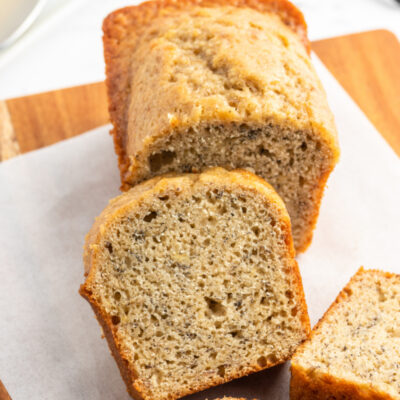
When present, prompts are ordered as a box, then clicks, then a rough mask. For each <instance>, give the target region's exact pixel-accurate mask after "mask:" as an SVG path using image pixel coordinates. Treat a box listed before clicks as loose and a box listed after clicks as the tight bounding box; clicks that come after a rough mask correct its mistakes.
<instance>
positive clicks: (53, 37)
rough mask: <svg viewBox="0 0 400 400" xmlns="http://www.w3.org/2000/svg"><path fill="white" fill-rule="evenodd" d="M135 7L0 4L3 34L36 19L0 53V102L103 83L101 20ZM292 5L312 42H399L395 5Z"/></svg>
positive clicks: (121, 2) (310, 0)
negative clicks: (352, 38) (384, 35)
mask: <svg viewBox="0 0 400 400" xmlns="http://www.w3.org/2000/svg"><path fill="white" fill-rule="evenodd" d="M39 3H40V4H39ZM137 3H139V1H127V0H95V1H93V0H41V1H40V0H0V27H3V28H4V27H8V25H6V24H10V23H11V22H12V21H11V17H10V15H11V14H12V13H14V12H15V9H16V8H17V7H19V5H21V7H22V9H24V8H25V9H29V8H33V7H34V6H36V7H37V8H36V10H35V13H34V14H37V15H32V18H31V21H27V23H26V26H25V27H23V28H27V26H28V25H29V28H27V30H25V32H24V33H22V34H21V35H20V36H19V38H18V39H17V40H15V41H14V42H13V43H12V44H9V43H5V45H4V46H3V47H0V99H5V98H11V97H17V96H23V95H27V94H32V93H37V92H42V91H47V90H52V89H57V88H62V87H68V86H74V85H79V84H83V83H89V82H95V81H99V80H102V79H104V62H103V55H102V54H103V49H102V42H101V35H102V33H101V23H102V20H103V18H104V17H105V16H106V15H107V14H108V13H109V12H110V11H112V10H114V9H116V8H120V7H123V6H126V5H132V4H137ZM294 3H295V4H296V5H297V6H298V7H300V9H301V10H302V11H303V13H304V14H305V17H306V20H307V23H308V26H309V36H310V39H311V40H317V39H323V38H327V37H332V36H339V35H344V34H348V33H355V32H360V31H366V30H372V29H382V28H383V29H388V30H391V31H392V32H393V33H395V34H396V35H397V37H398V38H400V3H399V2H398V1H396V0H323V1H322V0H295V1H294ZM11 5H12V7H11ZM19 33H21V32H17V34H19ZM0 38H1V36H0ZM0 46H1V43H0Z"/></svg>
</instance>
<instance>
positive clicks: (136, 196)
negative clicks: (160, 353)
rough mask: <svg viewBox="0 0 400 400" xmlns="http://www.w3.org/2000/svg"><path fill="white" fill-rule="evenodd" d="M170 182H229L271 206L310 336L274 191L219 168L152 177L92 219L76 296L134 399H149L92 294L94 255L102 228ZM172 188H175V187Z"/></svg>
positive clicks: (241, 372)
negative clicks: (84, 305)
mask: <svg viewBox="0 0 400 400" xmlns="http://www.w3.org/2000/svg"><path fill="white" fill-rule="evenodd" d="M172 180H173V181H174V183H175V184H176V185H178V186H179V187H180V188H181V190H185V188H187V187H189V186H191V185H193V184H195V183H196V181H201V182H202V183H204V184H207V183H217V182H221V183H222V184H227V183H229V184H230V185H234V186H235V187H237V188H245V189H246V190H247V191H249V190H250V191H253V192H255V193H258V194H261V195H264V196H265V199H266V201H268V203H269V204H270V205H272V206H273V207H274V209H275V211H276V212H277V214H278V215H279V217H280V221H281V230H282V232H283V233H284V235H285V240H286V243H287V245H288V251H289V254H288V258H292V259H293V262H292V264H291V270H290V271H285V272H286V273H287V274H288V275H290V276H292V282H293V283H294V286H295V288H296V289H295V290H296V293H295V294H294V297H295V298H296V301H295V302H296V304H297V305H298V308H299V309H298V312H299V314H300V319H301V322H302V329H303V332H304V338H306V337H307V336H308V335H309V333H310V322H309V317H308V312H307V305H306V303H305V298H304V293H303V287H302V281H301V276H300V272H299V268H298V265H297V262H296V261H295V260H294V255H295V251H294V247H293V240H292V236H291V226H290V218H289V215H288V214H287V211H286V208H285V205H284V203H283V202H282V200H281V198H280V197H279V195H278V194H277V193H276V192H275V190H274V189H273V188H272V187H271V186H270V185H269V184H268V183H267V182H265V181H264V180H263V179H261V178H259V177H257V176H256V175H254V174H252V173H251V172H248V171H245V170H235V171H230V172H228V171H226V170H224V169H222V168H212V169H209V170H207V171H205V172H203V173H201V174H182V175H172V174H170V175H164V176H159V177H156V178H153V179H151V180H149V181H146V182H144V183H142V184H139V185H137V186H135V187H134V188H132V189H131V190H130V191H128V192H125V193H123V194H122V195H120V196H118V197H117V198H115V199H113V200H111V201H110V203H109V205H108V206H107V207H106V208H105V209H104V210H103V212H102V213H101V214H100V216H99V217H98V218H97V219H96V222H95V224H94V225H93V227H92V229H91V230H90V232H89V234H88V235H87V236H86V243H85V249H84V264H85V275H86V276H87V278H86V281H85V283H84V284H82V285H81V287H80V291H79V292H80V294H81V295H82V296H83V297H84V298H85V299H86V300H87V301H88V302H89V303H90V304H91V306H92V308H93V310H94V312H95V314H96V317H97V319H98V321H99V323H100V325H101V326H102V328H103V331H104V335H105V337H106V339H107V342H108V344H109V347H110V349H111V354H112V355H113V357H114V358H115V360H116V361H117V364H118V367H119V369H120V371H121V375H122V377H123V379H124V381H125V383H126V385H127V387H128V392H129V393H130V394H131V395H132V396H133V397H134V398H136V399H138V400H139V399H143V400H151V399H152V398H151V395H150V394H149V393H148V391H147V390H146V388H145V387H144V385H141V382H140V379H139V378H138V377H137V374H136V372H135V370H134V367H133V366H132V365H131V364H130V363H129V362H128V361H127V359H125V358H124V357H123V354H121V352H120V349H121V348H122V346H121V344H120V340H119V338H118V332H117V329H116V328H115V326H114V325H113V324H112V321H111V319H110V316H108V315H106V313H105V312H104V311H103V309H102V306H101V304H99V302H98V301H97V299H96V298H95V297H94V296H93V295H92V292H91V289H90V288H91V285H92V282H93V280H94V278H95V271H96V263H97V255H98V253H99V246H98V243H99V242H100V240H101V236H102V232H104V231H105V229H106V227H107V226H108V225H109V224H111V223H112V222H113V221H115V220H116V219H117V218H118V216H120V215H123V214H124V213H125V212H126V211H127V210H128V209H132V208H133V207H135V206H136V205H137V204H138V203H139V202H141V201H143V200H144V199H146V198H149V197H151V196H155V195H157V194H158V195H159V194H160V193H164V192H165V190H168V187H169V186H170V182H171V181H172ZM175 187H176V186H175ZM285 361H287V360H286V359H278V360H275V361H273V362H271V361H268V362H267V363H266V365H264V366H260V365H259V364H257V363H256V364H255V365H251V366H249V367H246V368H240V369H239V368H238V369H237V370H236V371H234V372H233V373H231V374H229V375H225V377H218V378H215V379H214V380H213V382H211V383H209V382H207V383H204V384H198V385H197V386H195V387H191V388H190V389H188V390H185V391H180V392H179V393H178V392H177V393H174V394H173V395H170V396H169V399H171V400H172V399H175V398H178V397H183V396H186V395H189V394H192V393H195V392H198V391H201V390H204V389H208V388H210V387H212V386H215V385H218V384H222V383H224V382H228V381H231V380H233V379H236V378H240V377H243V376H245V375H248V374H250V373H253V372H258V371H260V370H263V369H266V368H270V367H272V366H274V365H277V364H280V363H283V362H285Z"/></svg>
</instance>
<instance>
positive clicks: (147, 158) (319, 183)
mask: <svg viewBox="0 0 400 400" xmlns="http://www.w3.org/2000/svg"><path fill="white" fill-rule="evenodd" d="M103 30H104V52H105V61H106V72H107V87H108V97H109V109H110V115H111V121H112V123H113V125H114V129H113V135H114V141H115V148H116V151H117V153H118V155H119V164H120V170H121V177H122V188H123V189H129V187H130V186H132V185H135V184H137V183H139V182H141V181H143V180H145V179H148V178H151V177H153V176H156V175H159V174H164V173H169V172H197V171H201V170H203V169H204V168H205V167H209V166H221V167H224V168H226V169H234V168H250V169H251V170H252V171H253V172H255V173H256V174H257V175H259V176H261V177H263V178H264V179H266V180H267V181H268V182H269V183H270V184H271V185H272V186H273V187H274V188H275V190H276V191H277V192H278V193H279V195H280V196H281V197H282V199H283V200H284V202H285V204H286V207H287V209H288V212H289V214H290V217H291V221H292V230H293V237H294V244H295V248H296V250H297V251H302V250H305V249H306V247H307V246H308V244H309V243H310V241H311V238H312V231H313V228H314V225H315V223H316V219H317V216H318V211H319V204H320V200H321V197H322V193H323V189H324V186H325V182H326V180H327V178H328V175H329V173H330V172H331V171H332V169H333V167H334V165H335V163H336V161H337V158H338V153H339V150H338V144H337V138H336V130H335V126H334V122H333V117H332V114H331V112H330V110H329V108H328V104H327V101H326V96H325V93H324V90H323V88H322V86H321V83H320V81H319V79H318V77H317V75H316V73H315V70H314V68H313V66H312V64H311V60H310V57H309V54H308V52H307V50H308V48H309V43H308V40H307V34H306V25H305V22H304V19H303V15H302V14H301V12H300V11H299V10H297V9H296V8H295V6H293V5H292V4H291V3H289V2H288V1H286V0H233V1H229V0H181V1H172V0H156V1H151V2H147V3H143V4H141V5H139V6H137V7H128V8H124V9H121V10H118V11H115V12H114V13H112V14H110V15H109V16H108V17H107V18H106V20H105V21H104V25H103Z"/></svg>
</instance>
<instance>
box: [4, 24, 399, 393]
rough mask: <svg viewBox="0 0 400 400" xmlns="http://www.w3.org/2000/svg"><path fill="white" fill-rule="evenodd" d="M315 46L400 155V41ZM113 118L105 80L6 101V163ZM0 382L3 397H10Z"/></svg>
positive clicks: (383, 34)
mask: <svg viewBox="0 0 400 400" xmlns="http://www.w3.org/2000/svg"><path fill="white" fill-rule="evenodd" d="M312 48H313V50H314V51H315V52H316V53H317V55H318V56H319V57H320V59H321V60H322V61H323V62H324V64H325V65H326V66H327V67H328V69H329V70H330V71H331V72H332V74H333V75H334V76H335V77H336V79H337V80H338V81H339V82H340V83H341V85H342V86H343V87H344V88H345V90H346V91H347V92H348V93H349V94H350V96H351V97H352V98H353V99H354V100H355V101H356V103H357V104H358V105H359V106H360V108H361V109H362V110H363V111H364V113H365V114H366V115H367V117H368V118H369V119H370V121H371V122H372V123H373V124H374V125H375V127H376V128H377V129H378V131H379V132H380V133H381V134H382V136H383V137H384V138H385V139H386V141H387V142H388V143H389V144H390V146H391V147H392V148H393V149H394V151H395V152H396V153H397V154H398V155H399V156H400V112H399V110H400V43H399V41H398V40H397V38H396V37H395V36H394V35H393V34H392V33H391V32H388V31H385V30H378V31H371V32H363V33H357V34H354V35H347V36H342V37H336V38H332V39H326V40H319V41H317V42H313V43H312ZM107 122H108V112H107V99H106V93H105V87H104V83H103V82H98V83H92V84H88V85H82V86H76V87H72V88H68V89H60V90H54V91H52V92H47V93H40V94H36V95H33V96H25V97H19V98H15V99H10V100H5V101H0V161H1V160H6V159H9V158H12V157H15V156H16V155H18V154H22V153H26V152H28V151H31V150H35V149H38V148H41V147H44V146H48V145H50V144H52V143H55V142H58V141H60V140H63V139H66V138H69V137H72V136H76V135H79V134H81V133H84V132H86V131H88V130H90V129H93V128H96V127H98V126H100V125H103V124H106V123H107ZM10 399H11V398H10V397H9V395H8V393H7V391H6V390H5V388H4V386H3V385H2V383H1V381H0V400H10Z"/></svg>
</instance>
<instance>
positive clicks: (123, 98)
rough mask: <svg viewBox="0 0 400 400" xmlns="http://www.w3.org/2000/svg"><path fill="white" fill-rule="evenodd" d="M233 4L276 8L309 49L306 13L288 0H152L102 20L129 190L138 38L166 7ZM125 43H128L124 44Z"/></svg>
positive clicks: (112, 105)
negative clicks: (129, 119)
mask: <svg viewBox="0 0 400 400" xmlns="http://www.w3.org/2000/svg"><path fill="white" fill-rule="evenodd" d="M221 5H222V6H224V5H230V6H235V7H249V8H253V9H255V10H258V11H260V12H263V13H265V12H275V13H276V14H278V15H279V16H280V17H281V19H282V21H283V22H284V23H285V24H286V25H288V26H289V27H290V28H291V29H292V30H294V31H295V32H296V33H297V34H298V35H299V37H300V38H301V40H302V42H303V44H304V46H305V47H306V49H307V51H308V53H309V52H310V43H309V40H308V37H307V25H306V23H305V20H304V16H303V14H302V13H301V12H300V10H298V9H297V7H295V6H294V5H293V4H292V3H291V2H289V1H288V0H229V1H228V0H153V1H148V2H145V3H142V4H140V5H139V6H134V7H126V8H122V9H119V10H116V11H114V12H113V13H111V14H110V15H108V16H107V18H106V19H105V20H104V22H103V32H104V35H103V43H104V59H105V64H106V86H107V92H108V98H109V113H110V119H111V123H112V124H113V129H112V131H111V133H112V135H113V137H114V146H115V151H116V153H117V155H118V160H119V166H120V172H121V181H122V189H123V190H128V189H129V187H130V186H129V185H128V184H127V183H126V182H125V174H126V171H127V170H128V168H129V159H128V157H127V155H126V121H127V112H128V108H129V92H130V89H131V88H130V87H129V85H130V71H129V70H128V69H127V68H129V66H130V63H129V61H128V60H129V59H130V54H131V52H132V48H134V47H135V43H136V40H137V39H138V37H139V36H140V34H141V32H142V31H143V30H144V29H145V27H146V26H147V25H148V24H149V23H150V22H151V21H152V20H154V19H155V18H156V17H158V16H159V15H160V14H161V13H163V12H164V10H166V9H173V10H183V9H185V8H188V7H193V6H204V7H206V6H207V7H216V6H221ZM125 44H126V45H125Z"/></svg>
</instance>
